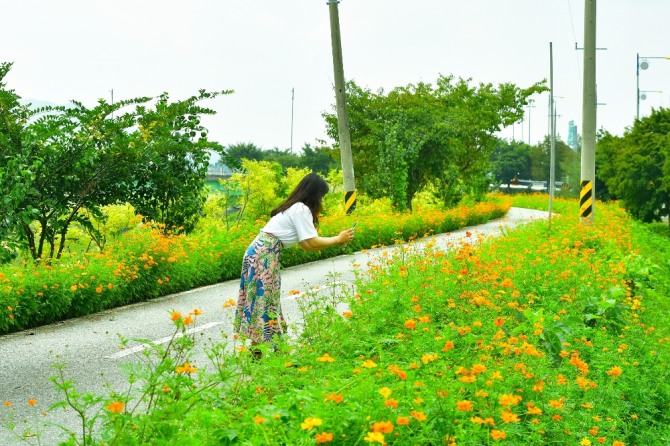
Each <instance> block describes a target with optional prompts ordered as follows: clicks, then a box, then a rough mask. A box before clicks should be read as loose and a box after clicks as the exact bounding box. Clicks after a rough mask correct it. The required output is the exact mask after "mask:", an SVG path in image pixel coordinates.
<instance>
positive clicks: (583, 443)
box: [579, 438, 591, 446]
mask: <svg viewBox="0 0 670 446" xmlns="http://www.w3.org/2000/svg"><path fill="white" fill-rule="evenodd" d="M579 444H580V445H581V446H591V440H589V439H588V438H584V439H583V440H582V441H580V442H579Z"/></svg>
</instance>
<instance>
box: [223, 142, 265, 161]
mask: <svg viewBox="0 0 670 446" xmlns="http://www.w3.org/2000/svg"><path fill="white" fill-rule="evenodd" d="M225 153H226V155H227V156H229V157H230V158H233V159H236V160H237V161H238V162H241V161H242V159H248V160H254V161H262V160H263V159H265V154H264V152H263V150H262V149H261V148H260V147H258V146H256V145H255V144H254V143H252V142H238V143H235V144H231V145H229V146H227V147H226V150H225Z"/></svg>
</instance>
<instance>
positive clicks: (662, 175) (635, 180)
mask: <svg viewBox="0 0 670 446" xmlns="http://www.w3.org/2000/svg"><path fill="white" fill-rule="evenodd" d="M596 165H597V170H596V173H597V175H598V177H600V179H602V181H603V182H604V183H605V185H606V186H607V188H608V190H609V192H610V193H612V194H613V195H614V196H616V197H617V198H618V199H619V200H621V202H622V203H623V206H624V207H625V208H626V210H628V212H630V213H631V215H632V216H633V217H635V218H637V219H639V220H642V221H644V222H652V221H659V220H660V219H661V217H664V216H668V215H669V213H670V109H667V108H660V109H657V110H653V111H652V113H651V115H650V116H647V117H645V118H642V119H640V120H637V121H635V124H634V125H633V127H632V128H629V129H627V130H626V132H624V135H623V136H621V137H618V136H613V135H611V134H609V133H608V132H602V133H601V134H600V138H599V140H598V143H597V150H596Z"/></svg>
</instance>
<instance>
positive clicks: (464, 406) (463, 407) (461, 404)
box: [456, 400, 473, 411]
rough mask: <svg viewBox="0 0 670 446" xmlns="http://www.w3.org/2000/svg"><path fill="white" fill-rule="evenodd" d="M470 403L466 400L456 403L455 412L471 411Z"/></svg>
mask: <svg viewBox="0 0 670 446" xmlns="http://www.w3.org/2000/svg"><path fill="white" fill-rule="evenodd" d="M472 407H473V406H472V401H468V400H463V401H457V402H456V409H457V410H462V411H467V410H472Z"/></svg>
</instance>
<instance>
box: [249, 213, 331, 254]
mask: <svg viewBox="0 0 670 446" xmlns="http://www.w3.org/2000/svg"><path fill="white" fill-rule="evenodd" d="M261 231H263V232H267V233H268V234H272V235H274V236H275V237H277V238H278V239H279V240H280V241H281V242H282V244H283V245H284V247H286V248H290V247H291V246H293V245H296V244H297V243H298V242H301V241H303V240H307V239H310V238H314V237H318V236H319V234H318V233H317V232H316V228H315V227H314V222H313V221H312V211H310V210H309V208H308V207H307V206H306V205H305V204H304V203H301V202H298V203H295V204H294V205H292V206H291V207H290V208H288V209H286V210H285V211H284V212H280V213H279V214H277V215H275V216H274V217H272V218H271V219H270V221H268V222H267V224H266V225H265V227H263V229H261Z"/></svg>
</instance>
